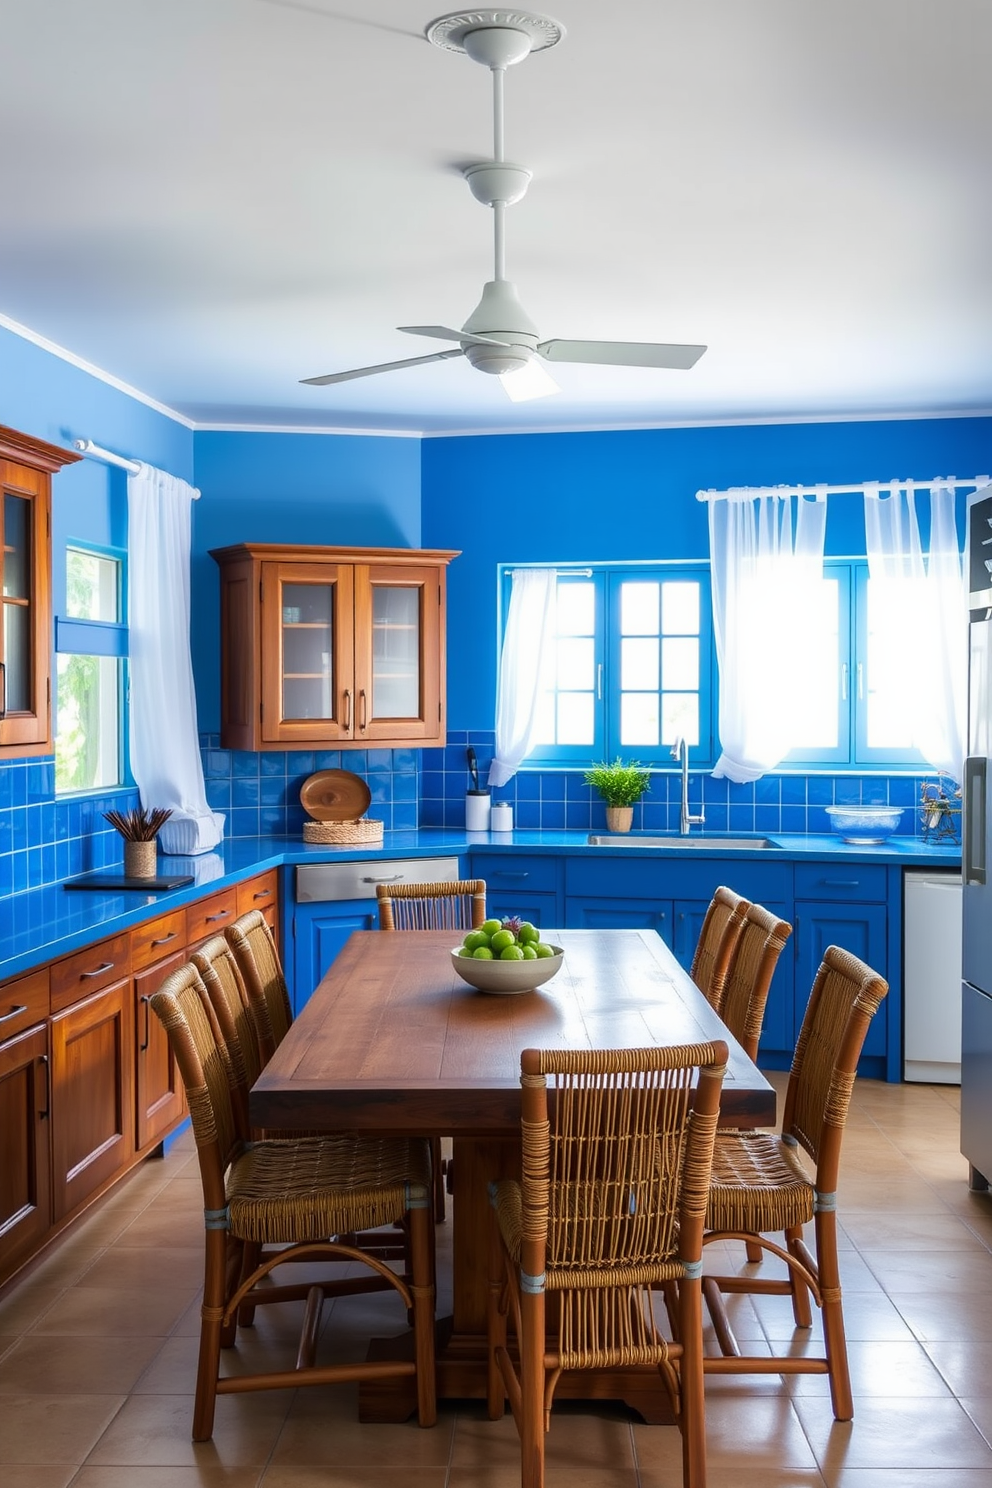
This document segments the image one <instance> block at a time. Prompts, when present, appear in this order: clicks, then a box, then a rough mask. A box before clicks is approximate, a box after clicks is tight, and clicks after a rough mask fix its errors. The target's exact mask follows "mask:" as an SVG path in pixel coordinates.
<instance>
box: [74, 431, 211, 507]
mask: <svg viewBox="0 0 992 1488" xmlns="http://www.w3.org/2000/svg"><path fill="white" fill-rule="evenodd" d="M72 447H73V449H77V450H79V452H80V454H81V455H88V456H89V458H90V459H91V460H99V461H100V462H101V463H102V464H104V465H116V466H118V467H119V469H121V470H126V471H127V473H128V475H137V474H138V472H139V471H140V470H141V468H142V466H141V461H140V460H126V459H125V458H124V456H123V455H115V454H114V452H113V450H106V449H101V448H100V446H99V445H98V444H94V443H93V441H92V439H74V440H73V441H72ZM199 499H200V493H199V491H194V492H193V500H194V501H199Z"/></svg>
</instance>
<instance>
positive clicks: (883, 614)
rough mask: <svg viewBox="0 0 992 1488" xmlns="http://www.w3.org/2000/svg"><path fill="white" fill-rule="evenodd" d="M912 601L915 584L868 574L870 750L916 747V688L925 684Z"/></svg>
mask: <svg viewBox="0 0 992 1488" xmlns="http://www.w3.org/2000/svg"><path fill="white" fill-rule="evenodd" d="M913 606H914V599H913V593H912V586H910V587H909V588H907V586H904V585H902V584H900V583H898V582H897V581H896V582H894V581H891V580H890V581H883V582H881V583H880V582H878V581H875V582H873V581H872V580H871V579H869V581H868V585H867V608H868V654H867V658H866V666H865V670H864V674H863V676H862V679H861V690H862V692H863V693H864V694H865V700H866V705H867V721H866V742H867V744H868V747H869V748H870V749H910V748H912V744H913V719H912V698H913V690H914V688H916V687H919V686H920V678H919V676H918V672H917V662H918V657H917V651H916V647H915V646H914V645H913V642H912V634H913V624H914V620H915V619H916V616H915V615H914V608H913Z"/></svg>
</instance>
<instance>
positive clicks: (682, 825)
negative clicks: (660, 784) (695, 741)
mask: <svg viewBox="0 0 992 1488" xmlns="http://www.w3.org/2000/svg"><path fill="white" fill-rule="evenodd" d="M672 759H675V760H678V761H679V763H680V765H681V766H682V810H681V813H680V815H679V835H680V836H681V837H688V835H689V828H690V827H701V826H702V825H703V823H704V822H705V821H706V812H705V811H704V809H703V803H702V800H700V802H699V815H698V816H692V815H690V813H689V746H688V744H687V743H686V742H685V740H684V739H683V737H682V735H681V734H678V735H677V736H676V739H675V743H674V744H673V745H672Z"/></svg>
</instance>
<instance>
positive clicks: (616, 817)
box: [606, 806, 634, 832]
mask: <svg viewBox="0 0 992 1488" xmlns="http://www.w3.org/2000/svg"><path fill="white" fill-rule="evenodd" d="M633 820H634V808H633V806H607V808H606V825H607V828H608V829H609V831H611V832H629V831H630V828H631V823H632V822H633Z"/></svg>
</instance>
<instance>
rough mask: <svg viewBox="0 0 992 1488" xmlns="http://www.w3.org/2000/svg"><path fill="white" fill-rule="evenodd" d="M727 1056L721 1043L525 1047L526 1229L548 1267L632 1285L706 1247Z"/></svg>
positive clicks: (523, 1078)
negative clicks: (620, 1273) (624, 1278)
mask: <svg viewBox="0 0 992 1488" xmlns="http://www.w3.org/2000/svg"><path fill="white" fill-rule="evenodd" d="M726 1061H727V1046H726V1044H724V1043H722V1042H719V1041H717V1042H714V1043H711V1044H701V1045H693V1046H673V1047H668V1048H650V1049H616V1050H590V1051H583V1052H575V1051H561V1050H545V1051H541V1050H536V1049H530V1050H525V1051H524V1053H523V1055H522V1056H521V1071H522V1075H521V1083H522V1085H523V1111H522V1142H523V1179H522V1185H521V1191H522V1201H523V1230H522V1234H523V1238H524V1240H525V1241H527V1240H536V1241H538V1242H540V1241H541V1240H543V1241H544V1243H545V1258H546V1264H547V1266H548V1267H559V1268H568V1269H570V1270H571V1271H573V1272H574V1271H576V1270H578V1271H579V1272H585V1273H589V1272H596V1271H597V1270H606V1269H609V1270H610V1271H612V1272H614V1273H615V1272H616V1270H617V1268H618V1267H619V1268H623V1269H629V1270H630V1272H631V1276H630V1280H631V1281H632V1282H633V1281H636V1280H637V1279H638V1271H639V1269H640V1270H644V1269H645V1268H647V1269H648V1270H649V1269H650V1268H651V1267H653V1266H657V1265H658V1264H660V1263H662V1262H665V1261H667V1260H671V1259H672V1258H675V1257H677V1256H678V1255H679V1254H680V1243H681V1244H682V1245H683V1246H684V1245H689V1246H695V1247H696V1250H695V1253H696V1254H698V1247H699V1246H701V1243H702V1219H703V1215H704V1213H705V1208H706V1195H707V1192H708V1188H709V1176H710V1162H711V1159H712V1149H713V1137H714V1133H715V1130H716V1121H717V1114H718V1106H719V1090H720V1085H721V1083H722V1080H723V1072H724V1066H725V1065H726ZM694 1086H696V1087H698V1088H697V1090H696V1092H695V1099H696V1102H697V1106H698V1108H699V1109H698V1110H697V1112H695V1113H694V1112H693V1109H692V1108H693V1100H694ZM549 1097H550V1099H549ZM690 1231H691V1233H690ZM681 1253H682V1254H683V1255H685V1251H684V1249H683V1250H682V1252H681Z"/></svg>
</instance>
